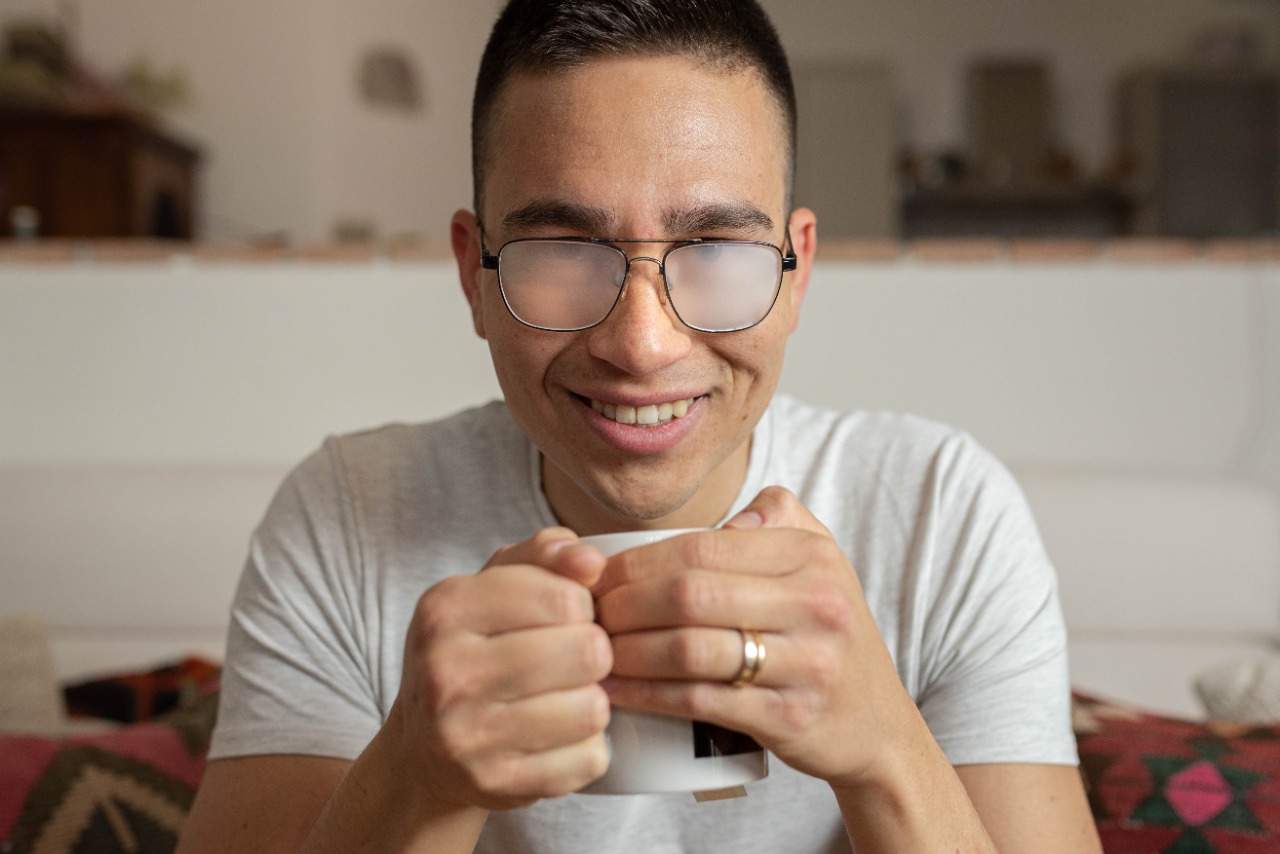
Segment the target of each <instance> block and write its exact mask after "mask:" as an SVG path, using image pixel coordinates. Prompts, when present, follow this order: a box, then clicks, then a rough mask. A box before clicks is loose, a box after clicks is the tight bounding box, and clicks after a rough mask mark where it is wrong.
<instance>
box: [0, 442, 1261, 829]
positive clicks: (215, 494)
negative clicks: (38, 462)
mask: <svg viewBox="0 0 1280 854" xmlns="http://www.w3.org/2000/svg"><path fill="white" fill-rule="evenodd" d="M1016 473H1017V475H1018V477H1019V480H1020V482H1021V483H1022V485H1023V488H1024V490H1025V492H1026V493H1027V496H1028V499H1029V501H1030V502H1031V505H1032V507H1033V509H1034V511H1035V512H1036V515H1037V520H1038V522H1039V524H1040V526H1041V530H1042V534H1043V536H1044V539H1045V542H1046V546H1047V548H1048V549H1049V552H1050V554H1051V556H1052V557H1053V558H1054V560H1055V563H1056V565H1057V567H1058V571H1059V578H1060V586H1061V592H1062V599H1063V606H1064V610H1065V613H1066V615H1067V619H1068V625H1069V631H1070V633H1071V641H1070V644H1071V648H1070V652H1071V659H1072V681H1073V685H1074V687H1075V689H1076V691H1075V715H1074V724H1075V729H1076V735H1077V739H1078V743H1079V746H1080V751H1081V758H1082V766H1081V771H1082V774H1083V775H1084V778H1085V781H1086V783H1087V786H1088V791H1089V795H1090V800H1091V805H1092V807H1093V810H1094V814H1095V817H1096V818H1097V820H1098V824H1099V828H1100V831H1101V832H1102V835H1103V839H1104V843H1105V844H1106V850H1107V852H1108V854H1113V852H1117V853H1118V852H1128V854H1148V852H1150V853H1151V854H1155V852H1180V851H1213V852H1253V851H1276V850H1280V726H1277V725H1276V724H1274V723H1268V722H1266V721H1263V720H1254V721H1240V720H1226V719H1221V718H1218V719H1207V718H1206V714H1205V711H1204V708H1203V705H1202V703H1203V700H1201V699H1200V698H1198V697H1197V696H1196V682H1197V678H1199V679H1200V681H1201V682H1205V680H1206V679H1208V680H1209V681H1210V682H1212V681H1213V679H1212V678H1211V677H1215V674H1217V676H1216V679H1217V683H1218V687H1219V689H1220V691H1219V693H1224V692H1225V694H1230V690H1229V689H1230V688H1231V687H1232V686H1233V685H1235V686H1236V687H1238V685H1236V683H1237V682H1238V681H1239V680H1238V679H1237V680H1236V682H1232V681H1231V680H1230V679H1227V678H1226V676H1224V675H1223V674H1227V675H1230V671H1231V670H1232V668H1233V667H1235V668H1237V669H1238V668H1239V666H1240V665H1241V663H1247V662H1255V663H1256V662H1260V661H1266V660H1268V657H1269V656H1271V655H1272V654H1273V653H1274V651H1275V646H1274V644H1275V638H1276V637H1277V636H1278V635H1280V631H1278V629H1277V621H1278V620H1280V617H1277V614H1278V613H1280V608H1278V607H1277V606H1278V605H1280V507H1277V503H1276V499H1275V498H1274V497H1273V496H1272V495H1271V494H1270V493H1269V492H1267V491H1264V490H1261V489H1259V488H1257V487H1253V486H1249V485H1247V484H1244V483H1240V482H1232V481H1226V480H1217V479H1200V478H1174V477H1168V476H1161V477H1155V476H1142V475H1134V474H1120V473H1114V472H1112V473H1097V472H1095V473H1085V472H1080V471H1075V470H1072V471H1054V470H1046V469H1023V470H1018V471H1017V472H1016ZM280 474H281V472H279V471H275V470H268V469H197V468H185V469H184V468H181V467H165V468H154V469H148V468H146V467H123V468H120V469H114V468H111V467H100V466H98V467H88V468H85V469H74V468H68V467H57V468H42V467H24V468H21V469H10V470H8V471H5V472H4V473H3V476H0V562H2V563H3V564H4V565H7V566H15V567H20V568H21V569H22V572H21V573H20V574H19V575H17V576H15V577H16V578H17V580H18V584H17V585H16V587H15V588H14V592H15V593H16V596H14V598H12V599H10V600H9V602H10V603H12V605H11V606H10V607H12V606H17V607H18V608H20V609H21V610H22V611H25V612H28V613H35V614H38V615H39V618H32V617H28V618H25V620H24V619H18V620H16V623H17V625H18V628H19V629H22V628H23V627H25V633H23V632H19V633H18V635H17V636H21V637H25V638H26V640H25V641H24V642H23V643H18V642H17V641H15V640H14V637H16V636H10V637H9V638H8V639H6V635H5V634H4V631H3V629H2V628H0V650H7V653H6V655H8V656H9V658H11V659H12V658H14V657H15V656H16V657H17V659H19V660H18V661H16V663H15V662H12V661H11V662H10V668H9V669H10V670H11V671H14V672H17V673H18V674H19V675H21V674H26V675H27V676H30V674H31V673H33V672H34V673H37V674H39V678H40V680H41V684H42V685H43V686H44V687H43V688H41V689H38V690H35V691H34V692H33V691H32V690H30V689H28V690H27V691H26V692H25V695H26V696H27V697H28V698H30V697H31V696H32V695H33V694H34V695H35V697H36V700H37V701H38V702H37V703H36V704H35V705H36V707H37V712H36V713H34V714H36V717H35V718H33V720H34V721H35V723H34V724H33V725H31V726H28V727H26V729H27V731H26V732H24V733H22V734H13V733H12V732H11V733H10V734H8V735H3V736H0V844H4V843H5V842H7V843H8V844H9V846H10V848H8V849H3V850H5V851H6V854H10V852H17V851H28V850H30V851H35V850H40V851H66V852H72V851H81V850H90V851H103V852H107V851H117V850H119V851H134V852H149V851H168V850H171V848H172V844H173V840H174V839H175V838H176V835H175V834H176V831H177V828H178V827H179V826H180V824H181V819H182V816H183V815H184V814H185V810H186V809H187V808H188V807H189V805H190V801H191V797H192V793H193V791H194V788H195V786H196V785H197V784H198V780H199V776H200V772H201V771H202V769H203V751H204V749H205V748H206V746H207V743H208V733H209V731H210V728H211V726H212V722H213V713H214V711H215V710H216V697H217V663H218V661H219V660H220V658H221V634H222V631H223V630H224V626H225V619H226V607H227V603H228V602H229V600H230V596H231V591H232V588H233V586H234V583H235V579H236V576H237V574H238V566H239V564H240V562H241V559H242V556H243V553H244V550H245V546H246V543H247V537H248V533H249V531H250V530H251V529H252V525H253V522H254V520H255V519H256V518H257V516H258V515H260V513H261V511H262V509H263V508H264V507H265V504H266V502H267V501H268V500H269V497H270V494H271V492H272V490H273V489H274V486H275V484H276V481H277V479H278V477H279V476H280ZM179 567H180V568H181V569H180V570H179ZM1206 575H1207V577H1208V578H1210V579H1211V585H1210V586H1208V587H1207V586H1206V585H1205V584H1204V583H1203V581H1202V579H1203V578H1205V577H1206ZM1197 579H1201V580H1197ZM162 603H163V604H162ZM9 623H10V624H11V626H12V624H14V623H15V620H14V619H10V621H9ZM33 638H34V640H33ZM23 649H25V650H26V651H25V652H22V651H21V650H23ZM166 659H171V660H166ZM1277 672H1278V673H1280V668H1278V669H1277ZM4 673H5V668H3V667H0V679H3V678H5V676H4ZM9 675H10V677H12V676H13V673H10V674H9ZM1277 678H1280V677H1277ZM1224 685H1225V686H1226V688H1225V689H1224V688H1223V686H1224ZM1202 687H1203V686H1202ZM22 693H23V692H19V691H16V690H14V689H8V690H6V689H5V688H4V687H3V685H0V696H7V697H10V698H11V699H12V698H16V697H19V696H21V695H22ZM1257 693H1258V692H1257V691H1254V694H1255V695H1256V694H1257ZM1232 699H1233V698H1232V697H1230V696H1225V699H1222V698H1220V700H1221V701H1222V702H1228V703H1229V701H1232ZM1234 699H1235V700H1237V701H1238V700H1239V698H1238V697H1236V698H1234ZM11 704H12V703H11ZM29 705H30V704H29ZM50 709H53V710H54V711H53V712H50ZM68 710H69V711H70V713H72V715H73V717H72V718H71V719H70V720H69V719H68ZM4 717H5V712H4V702H3V701H0V728H4V726H3V721H4ZM1277 719H1280V714H1278V715H1277ZM13 728H14V725H13V724H12V722H11V723H10V725H9V729H11V730H12V729H13ZM18 728H21V727H18ZM86 781H92V784H90V783H89V782H86ZM55 838H56V839H62V840H64V841H65V843H66V844H65V845H63V847H61V848H59V847H56V846H54V847H49V846H50V845H53V843H51V842H49V840H51V839H55ZM90 838H92V839H96V840H98V841H97V842H94V843H93V845H92V847H89V848H85V847H77V844H78V843H76V841H75V840H77V839H90ZM139 840H149V841H145V842H144V841H139ZM37 843H38V845H37ZM58 844H62V843H58ZM113 845H114V846H116V847H111V846H113ZM131 846H142V847H131ZM148 846H150V847H148Z"/></svg>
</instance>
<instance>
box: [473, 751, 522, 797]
mask: <svg viewBox="0 0 1280 854" xmlns="http://www.w3.org/2000/svg"><path fill="white" fill-rule="evenodd" d="M466 773H467V777H468V779H469V782H470V783H471V786H472V788H474V789H475V790H476V791H477V792H480V793H481V794H483V795H485V796H487V797H510V796H511V795H514V794H516V792H518V791H519V786H518V784H517V780H518V778H519V777H520V776H521V773H520V769H519V768H518V767H517V766H516V763H514V762H513V761H512V760H510V759H505V758H503V759H497V758H494V759H490V760H488V761H485V762H476V763H472V764H470V765H468V766H467V767H466Z"/></svg>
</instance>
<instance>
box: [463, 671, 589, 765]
mask: <svg viewBox="0 0 1280 854" xmlns="http://www.w3.org/2000/svg"><path fill="white" fill-rule="evenodd" d="M609 714H610V708H609V697H608V695H607V694H605V692H604V690H603V689H602V688H601V687H600V686H599V685H596V684H592V685H587V686H582V687H578V688H575V689H573V690H569V691H553V692H549V693H546V694H539V695H537V696H534V697H525V698H522V699H520V700H517V701H516V702H513V703H491V704H486V705H484V706H483V707H482V708H481V709H480V710H479V711H476V712H472V713H471V714H470V715H469V719H468V720H467V721H466V722H465V725H466V726H467V727H468V728H469V732H470V737H471V738H473V739H475V740H476V743H477V744H479V745H490V747H489V750H490V751H493V752H496V753H504V752H505V753H510V754H514V755H533V754H536V753H543V752H545V751H548V750H558V749H560V748H563V747H569V746H572V745H575V744H578V743H580V742H582V741H585V740H587V739H589V738H591V737H592V736H596V735H600V734H601V733H603V732H604V731H605V727H607V726H608V725H609Z"/></svg>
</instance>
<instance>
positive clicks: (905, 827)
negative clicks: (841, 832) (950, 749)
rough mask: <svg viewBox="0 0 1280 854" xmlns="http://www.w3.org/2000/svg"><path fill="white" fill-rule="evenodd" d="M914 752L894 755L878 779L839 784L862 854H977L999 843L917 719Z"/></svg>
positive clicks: (853, 836)
mask: <svg viewBox="0 0 1280 854" xmlns="http://www.w3.org/2000/svg"><path fill="white" fill-rule="evenodd" d="M911 729H912V730H913V731H914V737H913V738H912V740H911V741H910V744H911V745H912V746H911V748H910V749H908V750H904V751H899V752H898V753H896V754H894V755H893V756H892V757H891V758H890V759H889V761H888V762H886V763H884V767H882V768H881V769H879V770H878V772H877V775H876V778H875V779H874V780H870V781H865V782H862V783H858V784H854V785H849V786H838V785H835V784H833V785H832V790H833V791H834V792H835V796H836V801H837V802H838V803H839V805H840V812H841V815H842V816H843V817H844V823H845V827H846V828H847V830H848V833H849V838H850V839H851V840H852V841H853V843H854V847H855V848H856V849H857V850H858V852H859V854H875V852H892V854H905V852H910V854H917V852H919V854H926V852H946V854H977V852H982V853H983V854H987V852H995V851H996V847H995V844H994V843H993V842H992V841H991V837H990V835H989V834H988V833H987V831H986V829H985V828H984V827H983V825H982V820H981V819H980V818H979V816H978V813H977V810H976V809H974V806H973V803H972V802H971V801H970V799H969V795H968V793H967V792H966V790H965V787H964V785H963V784H962V783H961V782H960V778H959V777H957V776H956V773H955V769H954V768H953V767H952V766H951V763H950V762H948V761H947V757H946V755H945V754H944V753H943V752H942V748H940V747H939V746H938V744H937V742H936V741H934V740H933V737H932V735H930V734H929V731H928V728H927V727H926V726H925V724H924V721H923V720H919V719H918V718H917V719H916V720H913V721H912V722H911Z"/></svg>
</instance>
